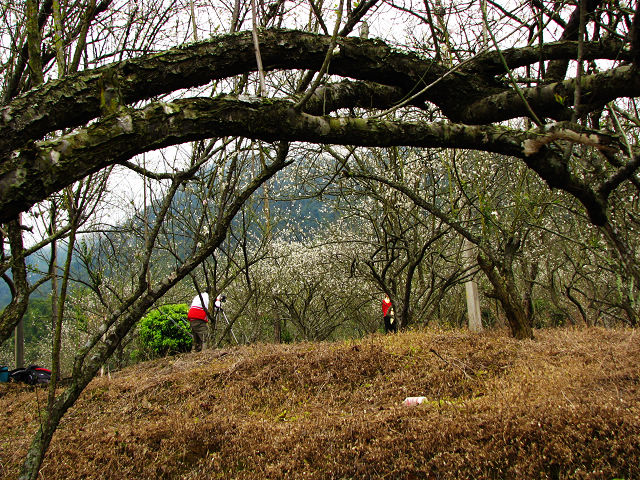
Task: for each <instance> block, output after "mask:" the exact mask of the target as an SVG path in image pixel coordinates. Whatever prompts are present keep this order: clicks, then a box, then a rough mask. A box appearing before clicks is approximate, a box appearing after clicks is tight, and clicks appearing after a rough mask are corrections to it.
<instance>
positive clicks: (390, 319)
mask: <svg viewBox="0 0 640 480" xmlns="http://www.w3.org/2000/svg"><path fill="white" fill-rule="evenodd" d="M382 319H383V320H384V333H389V332H397V331H398V325H397V324H396V319H395V313H394V311H393V306H392V305H391V299H390V298H389V295H385V296H384V300H382Z"/></svg>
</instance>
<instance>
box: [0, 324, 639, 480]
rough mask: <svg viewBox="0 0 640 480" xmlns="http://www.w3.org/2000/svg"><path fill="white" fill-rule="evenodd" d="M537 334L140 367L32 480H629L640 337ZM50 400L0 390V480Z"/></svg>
mask: <svg viewBox="0 0 640 480" xmlns="http://www.w3.org/2000/svg"><path fill="white" fill-rule="evenodd" d="M535 334H536V340H532V341H516V340H513V339H511V338H509V337H508V336H507V334H506V333H505V332H487V333H483V334H471V333H468V332H466V331H455V330H452V331H444V330H425V331H416V332H407V333H400V334H397V335H388V336H384V335H378V334H377V335H373V336H369V337H366V338H364V339H362V340H357V341H346V342H339V343H300V344H293V345H271V344H260V345H252V346H243V347H237V348H231V349H226V350H208V351H204V352H201V353H196V354H183V355H178V356H174V357H167V358H163V359H159V360H155V361H151V362H146V363H143V364H139V365H136V366H133V367H130V368H127V369H125V370H123V371H121V372H117V373H115V374H112V375H111V376H110V378H107V377H103V378H98V379H95V380H94V381H93V382H92V383H91V384H90V385H89V387H88V388H87V389H86V390H85V392H84V393H83V395H82V396H81V398H80V400H79V401H78V402H77V404H76V405H75V406H74V407H73V408H72V409H71V410H70V411H69V412H68V413H67V415H66V416H65V417H64V419H63V421H62V423H61V425H60V427H59V429H58V431H57V433H56V435H55V436H54V439H53V442H52V444H51V447H50V449H49V451H48V454H47V456H46V458H45V461H44V464H43V467H42V470H41V476H42V478H43V479H48V480H55V479H164V478H167V479H169V478H171V479H200V480H201V479H213V478H224V479H247V480H249V479H285V478H286V479H303V478H304V479H383V478H388V479H422V478H429V479H431V478H433V479H547V478H549V479H569V478H570V479H608V480H611V479H627V480H631V479H638V478H640V406H639V405H640V402H639V400H640V334H639V333H638V332H637V331H634V330H627V329H616V330H605V329H599V328H589V329H557V330H541V331H536V332H535ZM412 396H423V397H426V398H425V400H424V401H423V403H421V404H419V405H416V406H406V405H404V404H403V400H405V398H407V397H412ZM45 401H46V390H45V389H43V388H34V387H28V386H22V385H17V384H7V383H4V384H0V409H1V410H2V411H3V412H4V413H3V416H2V418H3V425H2V427H1V428H0V477H2V478H17V476H18V472H19V469H20V466H21V463H22V461H23V459H24V456H25V453H26V451H27V448H28V446H29V443H30V441H31V438H32V435H33V433H34V431H35V429H36V428H37V425H38V422H39V421H40V420H39V419H40V416H39V413H38V412H39V406H42V405H43V403H44V402H45Z"/></svg>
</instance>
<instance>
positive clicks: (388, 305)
mask: <svg viewBox="0 0 640 480" xmlns="http://www.w3.org/2000/svg"><path fill="white" fill-rule="evenodd" d="M390 308H391V300H389V301H388V302H387V299H386V298H385V299H384V300H382V316H383V317H386V316H387V313H388V312H389V309H390Z"/></svg>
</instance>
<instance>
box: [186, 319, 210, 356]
mask: <svg viewBox="0 0 640 480" xmlns="http://www.w3.org/2000/svg"><path fill="white" fill-rule="evenodd" d="M189 323H190V324H191V337H192V338H193V345H192V346H191V351H193V352H199V351H201V350H202V347H203V346H205V347H206V343H207V336H208V335H209V327H208V326H207V322H205V321H204V320H189Z"/></svg>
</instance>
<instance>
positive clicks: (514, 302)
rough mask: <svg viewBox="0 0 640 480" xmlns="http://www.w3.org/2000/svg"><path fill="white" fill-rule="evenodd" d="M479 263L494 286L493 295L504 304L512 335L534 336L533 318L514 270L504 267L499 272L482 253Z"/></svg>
mask: <svg viewBox="0 0 640 480" xmlns="http://www.w3.org/2000/svg"><path fill="white" fill-rule="evenodd" d="M478 264H479V265H480V268H481V269H482V271H483V272H484V273H485V275H486V276H487V278H488V279H489V282H491V285H492V286H493V296H495V297H496V298H497V299H498V300H499V301H500V304H501V305H502V309H503V310H504V313H505V315H506V317H507V322H508V323H509V328H510V330H511V335H513V337H514V338H517V339H518V340H525V339H530V338H533V329H532V326H531V318H530V317H529V315H527V312H526V310H525V308H524V304H523V301H522V299H521V298H520V296H519V295H518V291H517V289H516V287H515V282H514V280H513V272H512V271H504V269H503V270H502V271H501V272H500V273H498V272H497V270H496V266H495V265H493V263H491V262H490V261H489V260H487V259H486V258H485V257H484V256H482V255H478Z"/></svg>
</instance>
